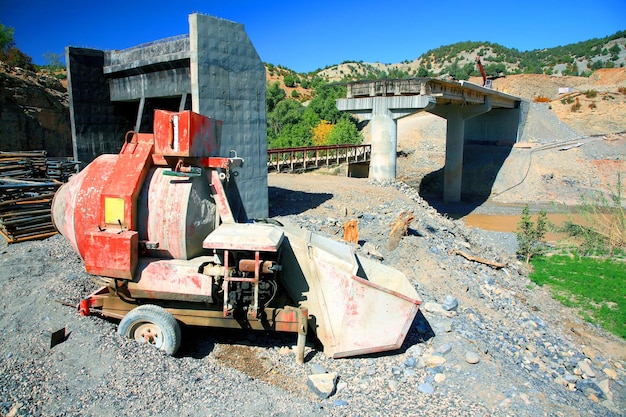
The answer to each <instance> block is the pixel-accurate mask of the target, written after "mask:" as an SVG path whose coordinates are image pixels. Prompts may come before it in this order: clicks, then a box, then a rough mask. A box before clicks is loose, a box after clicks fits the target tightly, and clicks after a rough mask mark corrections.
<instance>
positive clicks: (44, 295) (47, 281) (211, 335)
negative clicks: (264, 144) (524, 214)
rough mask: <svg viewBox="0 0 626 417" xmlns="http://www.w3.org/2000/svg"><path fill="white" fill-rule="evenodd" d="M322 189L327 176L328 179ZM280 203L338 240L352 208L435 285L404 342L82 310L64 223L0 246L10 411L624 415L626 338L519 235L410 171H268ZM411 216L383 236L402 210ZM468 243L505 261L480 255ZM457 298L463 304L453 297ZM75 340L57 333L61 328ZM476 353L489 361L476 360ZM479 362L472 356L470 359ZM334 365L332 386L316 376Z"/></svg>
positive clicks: (425, 286)
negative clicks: (532, 272) (169, 325)
mask: <svg viewBox="0 0 626 417" xmlns="http://www.w3.org/2000/svg"><path fill="white" fill-rule="evenodd" d="M321 190H325V191H323V192H322V191H321ZM269 195H270V207H271V209H270V210H271V214H272V216H275V217H276V218H277V219H278V220H280V221H284V222H291V223H295V224H298V225H301V226H304V227H306V228H307V229H309V230H312V231H316V232H318V233H320V234H323V235H326V236H329V237H331V238H336V239H338V238H339V237H340V236H342V230H343V229H342V226H343V222H344V221H345V220H347V219H352V218H356V219H357V220H358V223H359V239H360V244H359V245H357V246H355V250H356V251H358V252H360V253H362V254H363V255H364V256H374V257H376V259H380V258H382V262H383V263H384V264H386V265H389V266H393V267H395V268H397V269H399V270H401V271H402V272H404V273H405V274H406V275H407V277H409V278H410V280H411V282H412V283H413V285H414V286H415V287H416V289H417V291H418V293H419V294H420V296H421V298H422V299H423V301H424V303H423V305H422V307H421V310H420V313H419V314H418V317H417V319H416V320H415V322H414V323H413V326H412V327H411V329H410V332H409V334H408V336H407V338H406V340H405V343H404V346H403V347H402V348H401V349H400V350H398V351H394V352H389V353H387V354H382V355H370V356H365V357H357V358H346V359H335V360H333V359H329V358H326V357H325V356H324V355H323V353H322V351H321V348H320V346H319V343H317V342H316V341H315V339H314V338H313V337H310V338H309V341H308V344H307V349H306V362H305V364H304V365H297V364H296V363H295V358H294V355H293V352H292V349H291V347H292V345H293V343H294V342H295V340H294V338H293V337H292V336H291V335H277V334H269V333H262V332H257V333H246V332H237V331H223V330H215V329H213V330H210V329H209V330H207V329H193V328H187V329H184V330H183V345H182V347H181V349H180V351H179V352H178V353H177V355H176V356H175V357H169V356H167V355H165V354H163V353H162V352H160V351H157V350H156V349H153V348H151V347H149V346H145V345H140V344H137V343H135V342H133V341H129V340H125V339H123V338H122V337H120V336H118V335H117V333H116V327H117V323H116V322H115V321H112V320H111V321H110V320H105V319H102V318H99V317H94V316H92V317H81V316H79V315H78V314H77V312H76V310H75V309H73V308H71V307H68V306H66V305H63V304H61V303H59V302H57V300H60V301H65V302H69V303H71V304H76V303H77V302H78V301H79V300H80V299H81V298H82V297H84V296H86V295H87V294H89V293H90V292H91V291H92V290H93V289H94V288H96V285H95V283H94V282H93V281H92V280H91V278H90V277H89V276H88V275H87V274H86V273H85V272H84V269H83V266H82V263H81V260H80V258H79V257H78V256H77V255H76V254H74V252H73V251H72V250H71V248H70V246H69V244H68V243H67V242H66V240H65V239H64V238H63V237H61V236H58V235H57V236H54V237H51V238H49V239H47V240H44V241H36V242H24V243H20V244H14V245H10V246H6V245H5V244H3V245H2V247H0V295H1V296H2V300H3V303H2V304H1V305H0V326H1V327H0V328H2V330H3V331H2V332H0V399H1V402H0V414H2V415H7V416H8V415H11V416H16V415H19V416H30V415H33V416H38V415H45V416H73V415H84V416H109V415H111V416H120V415H133V416H154V415H163V416H211V415H216V416H217V415H220V416H231V415H232V416H234V415H237V416H239V415H268V416H294V415H299V416H317V415H321V416H328V415H330V416H378V415H380V416H382V415H427V416H441V415H458V416H477V415H483V416H487V415H494V416H508V415H516V416H536V415H551V416H589V415H594V416H617V415H624V413H625V412H626V411H625V408H624V404H625V403H626V387H625V386H624V382H626V371H625V370H624V366H625V365H626V363H625V362H624V360H625V359H626V358H625V357H624V352H626V349H625V347H626V344H625V343H624V341H622V340H619V339H617V338H615V337H613V336H611V335H610V334H607V333H606V332H604V331H603V330H602V329H598V328H595V327H593V326H590V325H588V324H586V323H584V322H583V321H582V320H580V319H579V318H578V316H577V315H576V313H575V312H573V311H571V310H567V309H565V308H563V307H562V306H560V305H559V304H558V303H556V302H554V301H553V300H552V299H551V298H550V296H549V293H548V292H547V290H545V289H543V288H538V287H536V286H534V285H532V284H531V283H530V281H529V280H528V279H527V278H526V271H525V268H524V265H523V264H520V263H519V262H518V261H517V260H516V259H515V257H514V255H513V254H514V251H515V239H514V237H512V235H511V234H506V233H505V234H503V233H494V232H482V231H479V230H476V229H468V228H467V227H465V226H464V224H463V223H462V222H461V221H459V220H452V219H449V218H447V217H443V216H441V215H439V214H438V213H437V212H436V211H435V210H434V209H433V208H431V207H430V206H428V205H427V204H426V203H425V202H424V201H423V200H421V198H420V197H419V195H418V194H417V192H416V191H415V190H413V189H412V188H410V187H408V186H406V185H404V184H403V183H400V182H398V183H395V182H391V183H387V184H374V183H370V182H368V180H364V179H353V178H341V177H332V176H323V175H313V174H307V175H301V176H293V175H282V174H281V175H271V176H270V190H269ZM403 211H411V212H412V213H414V214H415V220H414V221H413V223H412V224H411V226H410V228H409V234H408V236H405V237H404V238H403V239H402V240H401V242H400V244H399V246H398V247H397V248H396V249H395V250H393V251H390V250H387V249H386V241H387V235H388V232H389V226H390V224H391V223H392V222H393V221H394V220H395V218H396V217H397V216H398V214H399V213H401V212H403ZM451 250H462V251H464V252H467V253H471V254H473V255H474V256H478V257H481V258H484V259H486V260H489V261H493V262H501V263H506V265H507V266H506V267H505V268H501V269H493V268H491V267H489V266H487V265H485V264H483V263H480V262H472V261H468V260H466V259H465V258H463V257H462V256H459V255H455V254H454V253H453V252H450V251H451ZM455 305H456V306H455ZM63 327H65V328H66V331H67V333H68V334H69V335H68V336H67V338H66V340H65V341H64V342H63V343H61V344H59V345H57V346H55V347H53V348H50V346H49V343H50V336H49V334H50V332H52V331H55V330H58V329H61V328H63ZM476 361H478V362H477V363H474V362H476ZM470 362H472V363H470ZM333 372H334V373H336V374H337V378H336V380H335V384H334V390H333V393H332V395H330V396H329V397H328V398H322V397H320V396H319V395H316V394H315V393H314V392H313V391H312V390H311V389H310V388H309V387H308V386H307V378H308V377H309V376H310V375H312V374H316V373H333Z"/></svg>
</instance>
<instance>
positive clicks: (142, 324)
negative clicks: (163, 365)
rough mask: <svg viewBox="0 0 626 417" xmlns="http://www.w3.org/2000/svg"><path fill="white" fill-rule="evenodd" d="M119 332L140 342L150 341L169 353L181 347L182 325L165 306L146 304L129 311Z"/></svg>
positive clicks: (121, 323) (171, 353) (118, 329)
mask: <svg viewBox="0 0 626 417" xmlns="http://www.w3.org/2000/svg"><path fill="white" fill-rule="evenodd" d="M117 332H118V333H119V334H120V335H122V336H124V337H127V338H129V339H135V340H136V341H138V342H140V343H150V344H152V345H155V347H157V348H158V349H161V350H162V351H164V352H165V353H167V354H168V355H173V354H175V353H176V351H177V350H178V348H179V347H180V340H181V333H180V325H179V324H178V322H177V321H176V319H175V318H174V316H172V315H171V314H170V313H168V312H167V311H166V310H165V309H164V308H162V307H159V306H156V305H153V304H145V305H142V306H139V307H136V308H134V309H132V310H131V311H129V312H128V313H127V314H126V315H125V316H124V318H122V321H120V325H119V327H118V328H117Z"/></svg>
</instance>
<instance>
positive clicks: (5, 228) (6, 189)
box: [0, 151, 79, 243]
mask: <svg viewBox="0 0 626 417" xmlns="http://www.w3.org/2000/svg"><path fill="white" fill-rule="evenodd" d="M78 164H79V162H77V161H73V160H72V159H71V158H46V151H19V152H0V234H1V235H2V236H3V237H4V238H5V239H6V241H7V242H9V243H15V242H21V241H24V240H30V239H40V238H44V237H48V236H51V235H54V234H55V233H57V232H56V228H55V227H54V224H53V223H52V217H51V215H50V208H51V205H52V198H53V197H54V193H55V192H56V190H57V189H58V188H59V187H60V186H61V185H62V183H64V182H67V180H68V179H69V177H70V176H71V175H72V174H74V173H76V172H77V168H78Z"/></svg>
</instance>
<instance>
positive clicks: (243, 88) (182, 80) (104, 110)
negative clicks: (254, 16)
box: [66, 14, 269, 218]
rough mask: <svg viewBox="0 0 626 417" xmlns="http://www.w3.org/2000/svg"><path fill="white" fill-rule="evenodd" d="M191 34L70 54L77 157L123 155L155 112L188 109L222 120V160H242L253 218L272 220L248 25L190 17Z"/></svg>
mask: <svg viewBox="0 0 626 417" xmlns="http://www.w3.org/2000/svg"><path fill="white" fill-rule="evenodd" d="M189 27H190V33H189V36H186V35H185V36H178V37H175V38H167V39H163V40H160V41H155V42H152V43H149V44H144V45H139V46H137V47H134V48H130V49H126V50H122V51H106V52H105V51H97V50H92V49H80V48H68V49H67V51H66V55H67V60H66V62H67V67H68V80H69V81H68V84H69V89H70V112H71V113H70V115H71V121H72V129H73V133H72V136H73V140H74V145H75V157H76V158H78V159H79V160H81V161H82V162H85V163H87V162H90V161H91V160H93V159H94V158H95V157H96V156H98V155H100V154H102V153H118V152H119V150H120V148H121V145H122V143H123V140H124V135H125V134H126V132H128V131H129V130H133V129H135V128H138V130H139V131H140V132H151V131H152V130H151V129H152V128H151V123H152V114H153V111H154V109H157V108H161V109H164V110H171V111H178V110H181V109H191V110H193V111H195V112H197V113H200V114H202V115H205V116H208V117H211V118H213V119H218V120H222V121H223V128H222V138H221V149H220V155H219V156H233V155H232V153H231V150H234V151H236V152H237V156H240V157H242V158H244V160H245V163H244V166H243V168H241V169H239V170H238V172H237V174H238V176H237V186H238V188H239V194H240V195H241V198H242V200H243V208H244V211H245V213H246V214H247V216H248V217H250V218H263V217H267V216H268V212H269V207H268V197H267V136H266V135H267V133H266V124H267V123H266V109H265V67H264V66H263V62H262V61H261V59H260V58H259V56H258V54H257V52H256V50H255V48H254V46H253V45H252V42H251V41H250V39H249V38H248V35H247V34H246V32H245V30H244V28H243V25H241V24H239V23H235V22H231V21H227V20H223V19H219V18H216V17H212V16H206V15H199V14H192V15H190V16H189Z"/></svg>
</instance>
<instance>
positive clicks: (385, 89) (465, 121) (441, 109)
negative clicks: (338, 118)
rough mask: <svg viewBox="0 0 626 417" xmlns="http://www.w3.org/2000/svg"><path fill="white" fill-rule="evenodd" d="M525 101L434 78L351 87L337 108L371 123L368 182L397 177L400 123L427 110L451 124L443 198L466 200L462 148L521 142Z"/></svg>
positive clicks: (352, 85)
mask: <svg viewBox="0 0 626 417" xmlns="http://www.w3.org/2000/svg"><path fill="white" fill-rule="evenodd" d="M521 101H522V99H521V98H518V97H514V96H511V95H508V94H505V93H501V92H499V91H495V90H492V89H489V88H485V87H481V86H479V85H476V84H472V83H470V82H466V81H460V82H455V81H445V80H438V79H433V78H416V79H397V80H374V81H360V82H355V83H349V84H348V93H347V98H345V99H339V100H337V108H338V109H339V110H342V111H348V112H350V113H353V114H356V115H359V116H360V117H361V118H364V119H366V120H370V121H371V122H370V123H371V124H372V125H371V130H372V155H371V163H370V173H369V177H370V178H374V179H381V180H383V179H395V178H396V151H397V143H398V138H397V130H398V128H397V120H398V119H399V118H401V117H405V116H408V115H410V114H414V113H417V112H420V111H427V112H430V113H432V114H435V115H437V116H440V117H443V118H445V119H446V120H447V133H446V158H445V167H444V185H443V199H444V201H445V202H459V201H460V200H461V183H462V172H463V147H464V144H465V143H466V142H467V141H469V140H472V141H480V142H494V143H496V142H497V143H510V144H511V145H513V144H514V143H516V142H517V138H518V136H519V126H520V121H521V113H520V103H521Z"/></svg>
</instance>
